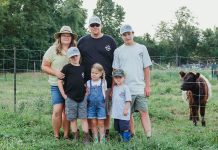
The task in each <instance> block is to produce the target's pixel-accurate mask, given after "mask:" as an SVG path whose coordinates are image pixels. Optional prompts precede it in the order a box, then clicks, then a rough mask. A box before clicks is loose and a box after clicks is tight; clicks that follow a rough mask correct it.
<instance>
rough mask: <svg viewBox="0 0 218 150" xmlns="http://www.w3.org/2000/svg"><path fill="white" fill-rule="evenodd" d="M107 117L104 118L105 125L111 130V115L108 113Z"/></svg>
mask: <svg viewBox="0 0 218 150" xmlns="http://www.w3.org/2000/svg"><path fill="white" fill-rule="evenodd" d="M106 117H107V118H106V119H105V120H104V126H105V129H106V130H107V129H108V130H109V129H110V115H107V116H106Z"/></svg>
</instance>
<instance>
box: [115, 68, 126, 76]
mask: <svg viewBox="0 0 218 150" xmlns="http://www.w3.org/2000/svg"><path fill="white" fill-rule="evenodd" d="M113 77H125V73H124V71H123V70H122V69H117V70H115V71H114V72H113Z"/></svg>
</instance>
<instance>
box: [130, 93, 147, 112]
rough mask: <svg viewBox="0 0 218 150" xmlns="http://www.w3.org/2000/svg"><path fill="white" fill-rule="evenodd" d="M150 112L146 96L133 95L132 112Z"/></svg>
mask: <svg viewBox="0 0 218 150" xmlns="http://www.w3.org/2000/svg"><path fill="white" fill-rule="evenodd" d="M138 111H142V112H148V101H147V99H146V97H145V95H132V103H131V112H132V113H133V112H138Z"/></svg>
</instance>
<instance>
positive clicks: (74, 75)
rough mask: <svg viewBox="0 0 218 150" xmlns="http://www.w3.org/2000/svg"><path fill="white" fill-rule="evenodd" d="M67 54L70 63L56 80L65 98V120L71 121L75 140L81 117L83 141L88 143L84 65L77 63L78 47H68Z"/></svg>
mask: <svg viewBox="0 0 218 150" xmlns="http://www.w3.org/2000/svg"><path fill="white" fill-rule="evenodd" d="M67 56H68V58H69V59H70V63H69V64H67V65H65V66H64V67H63V69H62V70H61V72H62V73H63V74H64V75H65V77H64V78H63V79H59V80H58V87H59V89H60V92H61V95H62V96H63V98H64V99H65V113H66V115H67V120H69V121H70V123H71V128H72V132H73V136H74V140H76V141H77V140H78V138H79V133H78V127H77V119H81V121H82V129H83V132H84V139H83V142H84V143H88V142H89V134H88V122H87V100H86V98H84V97H85V92H86V90H85V84H84V67H83V66H80V64H79V62H80V52H79V50H78V48H76V47H71V48H69V49H68V51H67Z"/></svg>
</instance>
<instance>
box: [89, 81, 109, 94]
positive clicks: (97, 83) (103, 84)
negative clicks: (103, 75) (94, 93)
mask: <svg viewBox="0 0 218 150" xmlns="http://www.w3.org/2000/svg"><path fill="white" fill-rule="evenodd" d="M90 82H91V80H88V81H87V82H86V85H87V87H88V91H90ZM101 82H102V93H103V96H104V98H105V92H106V90H107V82H106V80H105V82H103V80H101V79H100V80H98V81H92V86H100V85H101ZM104 87H106V89H104Z"/></svg>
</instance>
